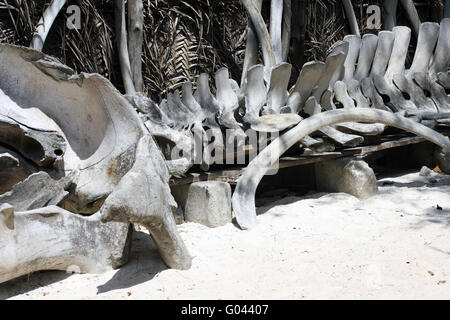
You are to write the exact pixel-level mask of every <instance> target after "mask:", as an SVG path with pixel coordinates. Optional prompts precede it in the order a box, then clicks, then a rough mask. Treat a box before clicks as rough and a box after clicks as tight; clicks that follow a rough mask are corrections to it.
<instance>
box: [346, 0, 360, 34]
mask: <svg viewBox="0 0 450 320" xmlns="http://www.w3.org/2000/svg"><path fill="white" fill-rule="evenodd" d="M342 4H343V5H344V9H345V13H346V15H347V19H348V21H349V23H350V30H351V31H352V33H353V34H354V35H357V36H358V37H359V36H360V35H361V34H360V32H359V26H358V21H357V20H356V15H355V10H354V9H353V4H352V1H351V0H342Z"/></svg>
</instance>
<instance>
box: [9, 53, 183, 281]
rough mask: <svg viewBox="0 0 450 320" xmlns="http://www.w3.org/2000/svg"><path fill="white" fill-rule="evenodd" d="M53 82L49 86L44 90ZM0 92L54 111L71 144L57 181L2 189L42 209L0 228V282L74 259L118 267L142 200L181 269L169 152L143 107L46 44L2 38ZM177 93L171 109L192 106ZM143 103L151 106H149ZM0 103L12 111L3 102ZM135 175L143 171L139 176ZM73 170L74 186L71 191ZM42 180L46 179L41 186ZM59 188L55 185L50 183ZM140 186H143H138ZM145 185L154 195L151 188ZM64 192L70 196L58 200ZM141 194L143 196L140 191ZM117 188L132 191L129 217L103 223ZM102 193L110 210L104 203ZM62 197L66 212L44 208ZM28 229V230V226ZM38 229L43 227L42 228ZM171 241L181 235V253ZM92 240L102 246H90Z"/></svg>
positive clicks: (84, 266) (165, 251) (170, 260)
mask: <svg viewBox="0 0 450 320" xmlns="http://www.w3.org/2000/svg"><path fill="white" fill-rule="evenodd" d="M49 87H51V88H52V90H48V88H49ZM0 90H2V92H3V93H4V94H5V95H6V96H8V97H9V98H10V99H11V100H12V101H14V102H15V103H16V104H17V108H19V109H18V110H22V111H23V112H33V110H34V109H33V108H36V109H38V110H39V112H40V113H35V114H40V115H42V117H41V119H44V118H49V119H51V120H52V121H53V122H54V125H55V127H56V129H55V131H56V132H57V133H58V134H60V135H61V136H62V137H64V140H65V143H66V151H65V152H64V154H63V155H62V157H61V158H62V159H61V161H62V163H61V164H60V165H61V167H62V168H63V169H64V171H63V172H65V177H62V178H61V179H60V180H58V181H57V182H56V183H55V182H52V181H50V180H49V179H50V178H49V177H48V175H47V174H46V173H38V174H34V175H31V176H30V177H28V179H27V180H25V181H24V182H22V183H19V184H18V185H16V187H15V188H13V190H12V191H11V192H7V193H6V194H4V195H3V196H2V197H4V199H3V200H2V201H8V203H10V202H13V203H14V206H17V207H18V208H20V209H24V210H28V208H31V207H33V208H34V207H40V206H44V208H36V210H33V211H23V212H17V210H16V212H15V218H14V219H15V220H14V224H15V226H16V229H14V230H12V231H11V232H12V234H11V233H8V234H7V233H2V232H0V246H2V245H4V244H5V246H6V247H0V281H3V279H9V278H13V277H16V276H19V275H21V274H23V273H24V272H25V273H28V272H32V271H36V270H45V269H61V268H64V267H66V266H67V265H68V264H75V265H78V266H79V267H80V268H81V271H83V270H85V271H87V272H97V271H103V270H107V269H110V268H111V267H112V266H118V265H119V264H120V263H122V262H123V260H124V259H125V256H124V254H123V252H124V251H125V249H124V248H125V242H126V239H127V235H128V223H129V222H130V220H133V219H134V218H133V217H132V216H131V213H132V212H136V211H140V210H141V208H145V210H146V211H145V212H143V213H144V214H146V213H149V212H151V213H152V214H153V215H154V216H157V219H153V220H152V219H150V220H148V221H146V222H148V224H147V226H148V227H149V228H150V229H151V232H152V234H153V236H154V237H155V239H156V240H157V244H158V245H159V246H160V250H161V255H162V256H163V259H164V260H165V261H166V262H167V264H168V265H169V266H174V267H180V268H185V267H187V266H188V264H187V263H183V261H188V260H190V257H189V255H188V253H187V251H186V250H183V248H184V247H183V246H184V245H183V243H182V241H181V239H180V237H179V235H178V233H177V230H176V229H175V227H174V226H175V224H174V222H173V215H172V207H173V206H172V204H173V203H174V200H173V197H172V195H171V194H170V190H169V187H168V179H169V171H168V167H167V165H166V163H165V161H164V158H163V155H162V153H161V151H160V150H159V149H158V148H157V146H156V143H155V141H154V140H153V138H152V137H151V136H150V135H149V132H148V130H147V129H146V128H145V126H144V124H143V123H142V122H141V120H140V118H139V115H138V113H137V112H136V111H135V110H133V107H132V106H131V105H130V104H129V103H128V101H127V99H126V98H124V97H123V96H122V95H121V94H120V93H119V92H118V91H117V90H116V89H115V88H114V87H113V86H112V85H111V83H109V82H108V81H107V80H106V79H104V78H103V77H101V76H100V75H96V74H80V75H77V74H74V73H73V72H71V71H70V69H68V68H67V67H64V66H61V65H60V64H59V63H56V62H55V61H54V60H53V59H51V58H49V57H47V56H45V55H43V54H42V53H40V52H37V51H34V50H30V49H27V48H23V47H17V46H11V45H4V44H0ZM176 95H177V94H174V95H173V98H172V100H171V103H174V108H179V109H180V110H187V107H186V106H184V107H183V105H182V104H181V103H179V99H177V97H176ZM142 108H143V109H144V108H150V109H152V108H153V109H154V107H152V106H151V104H147V105H145V106H144V105H143V107H142ZM183 108H185V109H183ZM0 110H2V111H3V112H5V110H6V111H8V109H6V107H2V105H0ZM154 113H155V114H157V112H154ZM8 114H11V112H9V111H8ZM43 115H45V116H43ZM188 116H189V115H188ZM162 118H163V117H162V114H161V119H162ZM27 119H28V118H27ZM31 119H35V118H33V117H31ZM43 123H47V122H45V121H44V122H43ZM143 154H144V156H142V155H143ZM125 176H126V178H125ZM135 176H138V178H136V179H135V180H133V178H134V177H135ZM72 177H73V184H71V185H70V188H68V189H67V190H66V188H67V187H68V184H69V182H70V180H71V179H72ZM34 179H37V180H34ZM66 179H68V180H66ZM39 181H43V186H44V187H43V188H41V189H39ZM56 186H59V187H58V188H59V189H58V190H53V189H48V188H49V187H56ZM46 188H47V189H46ZM141 190H147V193H139V192H140V191H141ZM148 190H153V191H154V192H155V193H153V194H149V193H148ZM66 191H68V192H69V195H68V196H67V198H65V199H64V200H62V202H60V199H62V198H63V197H64V196H65V192H66ZM26 192H31V193H32V194H33V195H34V196H38V197H39V199H38V201H37V202H35V201H33V197H30V199H29V200H30V202H29V203H28V202H26V201H23V203H22V202H21V203H18V199H19V198H20V199H22V198H23V197H25V196H22V195H21V194H26ZM143 194H145V195H146V196H145V197H142V195H143ZM16 195H17V197H16ZM121 196H122V197H126V201H122V202H121V205H122V207H124V208H126V210H127V212H128V213H130V220H127V221H124V222H126V223H125V224H120V223H106V224H101V221H100V216H99V211H101V212H102V213H108V214H107V215H106V217H108V216H110V215H112V213H114V212H112V211H114V208H115V207H114V206H112V205H111V203H113V200H114V199H118V198H120V197H121ZM6 198H7V199H6ZM161 199H164V201H161ZM105 201H106V205H108V207H107V208H104V206H105V204H104V202H105ZM57 202H60V205H61V206H62V207H63V208H64V209H66V208H67V209H70V210H69V211H67V210H64V209H62V208H58V207H52V206H50V207H45V206H46V205H48V204H54V203H57ZM11 204H12V203H11ZM21 206H25V208H23V207H21ZM108 208H109V209H108ZM111 208H113V209H111ZM76 213H79V214H85V215H89V217H86V218H83V217H81V216H80V215H77V214H76ZM41 218H42V219H41ZM103 218H104V219H103V220H104V221H105V220H107V218H105V216H103ZM133 221H137V220H133ZM160 222H161V223H160ZM172 222H173V223H172ZM27 227H28V228H27ZM27 230H28V231H30V230H32V232H29V234H28V233H27ZM51 230H54V231H53V232H52V231H51ZM40 232H43V234H40V235H36V234H39V233H40ZM35 233H36V234H35ZM30 235H31V238H29V237H30ZM54 236H56V238H57V239H58V240H59V241H58V242H57V243H55V246H56V247H55V248H52V250H47V249H48V247H51V246H52V245H53V243H52V244H50V242H51V241H54ZM1 237H6V238H1ZM30 239H32V240H33V243H32V244H30V241H31V240H30ZM111 239H113V241H112V240H111ZM171 243H177V246H176V248H177V251H176V250H174V249H173V248H174V246H173V245H172V246H171V245H170V244H171ZM79 244H81V247H80V246H78V245H79ZM96 246H98V247H99V248H100V250H97V251H96V250H94V249H93V248H95V247H96ZM101 247H105V248H106V249H105V250H103V249H102V248H101ZM11 248H12V249H11ZM18 248H27V249H24V250H22V251H21V250H18ZM44 248H45V250H44ZM184 249H185V248H184ZM43 251H45V252H43ZM119 251H120V252H119ZM11 255H12V256H11ZM16 257H17V258H16ZM123 258H124V259H123ZM119 260H120V261H119ZM118 261H119V262H118Z"/></svg>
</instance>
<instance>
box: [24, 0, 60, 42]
mask: <svg viewBox="0 0 450 320" xmlns="http://www.w3.org/2000/svg"><path fill="white" fill-rule="evenodd" d="M66 2H67V0H53V1H52V2H51V3H50V5H49V7H48V8H47V9H46V10H45V12H44V15H43V16H42V18H41V19H40V20H39V22H38V25H37V27H36V31H35V33H34V35H33V39H32V40H31V45H30V47H31V48H32V49H35V50H37V51H42V48H44V43H45V40H46V39H47V35H48V33H49V31H50V29H51V28H52V25H53V22H55V19H56V17H57V16H58V14H59V12H60V11H61V9H62V8H63V7H64V5H65V4H66Z"/></svg>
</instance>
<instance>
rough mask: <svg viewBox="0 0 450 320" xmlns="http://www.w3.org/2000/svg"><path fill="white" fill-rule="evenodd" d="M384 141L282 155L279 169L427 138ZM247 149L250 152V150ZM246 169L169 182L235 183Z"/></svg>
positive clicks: (393, 137) (399, 137)
mask: <svg viewBox="0 0 450 320" xmlns="http://www.w3.org/2000/svg"><path fill="white" fill-rule="evenodd" d="M441 133H442V134H444V135H446V136H449V135H450V131H448V130H444V131H441ZM382 141H383V142H381V143H380V144H378V145H370V146H361V147H355V148H348V149H342V150H339V151H336V152H326V153H313V152H312V151H310V150H309V152H308V151H307V152H306V153H305V154H303V155H301V156H298V157H282V158H281V159H280V163H279V169H285V168H292V167H297V166H302V165H306V164H312V163H316V162H322V161H326V160H332V159H338V158H342V157H349V156H359V157H362V156H367V155H369V154H371V153H375V152H379V151H383V150H388V149H392V148H398V147H403V146H407V145H412V144H418V143H422V142H425V141H426V139H424V138H421V137H417V136H407V135H406V134H395V135H386V136H383V137H382ZM246 151H247V152H248V151H249V150H246ZM245 169H246V167H237V168H236V167H235V168H230V169H224V170H216V171H211V172H201V173H188V174H187V175H186V177H183V178H172V179H170V182H169V184H170V186H179V185H185V184H191V183H194V182H199V181H223V182H228V183H231V184H235V183H237V181H238V180H239V178H240V176H241V175H242V173H243V172H244V171H245Z"/></svg>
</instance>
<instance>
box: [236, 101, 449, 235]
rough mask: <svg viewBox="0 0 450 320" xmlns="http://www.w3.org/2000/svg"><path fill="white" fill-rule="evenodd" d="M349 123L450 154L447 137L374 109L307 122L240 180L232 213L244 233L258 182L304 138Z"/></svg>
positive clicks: (271, 148) (252, 215) (251, 219)
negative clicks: (409, 136)
mask: <svg viewBox="0 0 450 320" xmlns="http://www.w3.org/2000/svg"><path fill="white" fill-rule="evenodd" d="M349 121H363V122H380V123H384V124H387V125H390V126H393V127H397V128H400V129H403V130H406V131H409V132H412V133H414V134H417V135H419V136H421V137H423V138H425V139H427V140H429V141H431V142H433V143H435V144H437V145H438V146H440V147H442V148H443V149H445V150H448V151H450V140H449V139H448V138H447V137H444V136H443V135H441V134H439V133H437V132H436V131H434V130H432V129H429V128H427V127H425V126H423V125H420V124H418V123H416V122H414V121H412V120H409V119H407V118H404V117H402V116H399V115H396V114H393V113H389V112H386V111H379V110H371V109H364V110H363V111H362V110H358V109H356V108H355V109H349V110H333V111H328V112H324V113H321V114H318V115H315V116H313V117H311V118H308V119H305V120H304V121H302V122H301V123H300V124H299V125H297V126H296V127H295V128H293V129H291V130H290V131H288V132H287V133H286V134H284V135H282V136H281V137H279V138H277V139H276V140H275V141H273V142H272V143H271V144H270V145H269V146H268V147H267V148H266V149H264V150H263V151H262V152H261V153H260V154H259V155H258V157H257V158H255V159H254V160H253V161H252V162H251V163H250V165H249V166H248V168H247V170H246V171H245V172H244V174H243V175H242V176H241V178H240V179H239V181H238V184H237V186H236V190H235V192H234V194H233V200H232V201H233V210H234V212H235V215H236V220H237V223H238V224H239V226H240V227H241V228H242V229H250V228H252V227H254V226H255V224H256V210H255V192H256V188H257V187H258V184H259V182H260V181H261V179H262V178H263V176H264V175H265V174H266V172H267V171H268V170H270V169H271V168H272V167H273V166H274V165H276V163H277V161H278V159H279V157H280V156H281V155H282V154H283V153H284V152H286V150H288V149H289V148H291V147H292V146H293V145H294V144H295V143H297V142H298V141H299V140H301V139H302V138H304V137H305V136H307V135H309V134H311V133H312V132H315V131H317V130H319V129H320V128H323V127H326V126H330V125H332V124H336V123H340V122H349Z"/></svg>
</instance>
